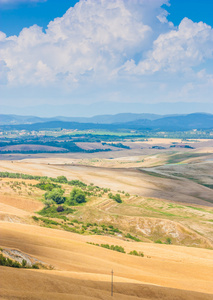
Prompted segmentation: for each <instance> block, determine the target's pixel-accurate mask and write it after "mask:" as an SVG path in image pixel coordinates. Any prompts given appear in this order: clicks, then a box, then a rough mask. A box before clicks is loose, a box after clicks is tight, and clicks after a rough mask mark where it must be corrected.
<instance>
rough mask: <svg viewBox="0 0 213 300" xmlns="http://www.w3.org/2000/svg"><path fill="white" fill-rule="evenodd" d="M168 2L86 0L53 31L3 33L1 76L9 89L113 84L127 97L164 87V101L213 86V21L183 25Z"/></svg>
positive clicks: (85, 87)
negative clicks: (212, 69)
mask: <svg viewBox="0 0 213 300" xmlns="http://www.w3.org/2000/svg"><path fill="white" fill-rule="evenodd" d="M0 1H1V0H0ZM23 1H24V0H23ZM0 3H2V2H0ZM163 4H168V1H167V0H96V1H94V0H81V1H80V2H79V3H77V4H76V5H75V6H74V7H73V8H70V9H69V10H68V11H67V12H66V13H65V15H64V16H63V17H61V18H56V19H55V20H53V21H52V22H50V23H49V25H48V28H47V30H46V31H45V32H44V31H43V30H42V28H40V27H39V26H37V25H34V26H32V27H30V28H24V29H23V30H22V31H21V33H20V34H19V35H18V36H10V37H6V36H5V34H4V33H3V32H0V70H1V71H0V82H1V83H2V84H4V86H5V84H7V85H8V91H9V89H10V90H11V87H26V86H28V87H31V86H32V87H36V89H37V87H38V89H37V90H38V91H39V89H40V90H42V88H46V87H49V91H50V93H51V91H52V90H53V89H51V88H52V87H54V88H56V87H58V89H61V90H62V91H63V92H64V90H69V92H70V90H72V89H73V88H75V89H76V90H75V95H77V89H78V91H79V94H81V95H83V92H84V91H85V95H86V96H87V94H88V93H87V91H88V90H89V89H91V90H92V91H93V93H95V91H99V95H100V94H101V90H103V91H106V90H109V94H110V93H111V94H114V95H120V97H122V96H121V95H123V96H125V97H130V96H129V95H132V94H134V95H135V97H138V98H140V97H141V95H142V93H144V94H143V97H150V99H151V98H154V97H158V95H160V94H161V101H162V100H164V99H165V95H167V97H169V99H171V98H172V97H174V98H175V99H176V97H177V95H179V97H182V96H184V97H187V96H189V94H190V95H191V97H192V95H196V91H198V89H199V91H202V89H205V88H206V91H208V92H209V91H210V90H211V89H212V78H213V75H212V74H208V72H207V71H206V70H205V66H204V64H205V63H206V62H208V61H210V60H212V58H213V53H212V49H213V30H212V28H211V27H210V26H208V25H206V24H204V23H202V22H200V23H194V22H193V21H191V20H189V19H187V18H185V19H183V20H182V22H181V23H180V25H179V26H178V27H177V28H175V27H174V26H173V24H172V23H170V22H168V21H167V12H166V11H165V10H164V9H162V8H161V6H162V5H163ZM195 68H196V69H195ZM180 74H181V76H180ZM107 83H109V84H108V85H107ZM110 89H111V90H110ZM41 93H42V92H41ZM128 93H129V95H128ZM200 93H201V92H200ZM209 94H210V93H209ZM70 95H71V92H70ZM197 95H198V93H197ZM199 95H200V94H199ZM82 97H84V96H82ZM197 97H198V96H197ZM147 99H148V98H147ZM165 100H166V99H165Z"/></svg>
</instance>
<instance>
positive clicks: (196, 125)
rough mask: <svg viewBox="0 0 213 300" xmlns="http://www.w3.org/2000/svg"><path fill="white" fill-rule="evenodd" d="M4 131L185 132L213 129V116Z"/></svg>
mask: <svg viewBox="0 0 213 300" xmlns="http://www.w3.org/2000/svg"><path fill="white" fill-rule="evenodd" d="M1 128H4V129H6V128H7V129H26V130H43V129H53V128H65V129H79V130H83V129H106V130H118V129H134V130H155V131H156V130H157V131H182V130H183V131H184V130H192V129H213V115H212V114H204V113H195V114H189V115H186V116H169V117H163V118H160V119H155V120H148V119H138V120H135V121H131V122H125V123H111V124H98V123H77V122H64V121H50V122H43V123H41V122H40V123H34V124H21V125H4V126H1Z"/></svg>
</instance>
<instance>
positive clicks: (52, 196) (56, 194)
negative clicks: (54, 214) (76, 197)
mask: <svg viewBox="0 0 213 300" xmlns="http://www.w3.org/2000/svg"><path fill="white" fill-rule="evenodd" d="M63 194H64V190H62V189H59V188H56V189H53V190H52V191H50V192H47V193H45V194H44V197H45V199H46V200H53V201H54V202H56V203H57V204H62V203H64V202H65V200H66V198H65V197H64V196H63Z"/></svg>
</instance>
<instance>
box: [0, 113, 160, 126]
mask: <svg viewBox="0 0 213 300" xmlns="http://www.w3.org/2000/svg"><path fill="white" fill-rule="evenodd" d="M163 117H164V116H161V115H155V114H132V113H123V114H116V115H100V116H94V117H90V118H85V117H79V118H78V117H63V116H58V117H54V118H40V117H35V116H19V115H0V125H15V124H32V123H40V122H49V121H64V122H79V123H100V124H111V123H125V122H131V121H135V120H139V119H148V120H156V119H159V118H163Z"/></svg>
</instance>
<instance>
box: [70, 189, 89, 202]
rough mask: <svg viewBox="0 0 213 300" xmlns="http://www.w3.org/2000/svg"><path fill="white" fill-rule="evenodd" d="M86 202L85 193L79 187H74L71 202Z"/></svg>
mask: <svg viewBox="0 0 213 300" xmlns="http://www.w3.org/2000/svg"><path fill="white" fill-rule="evenodd" d="M84 202H86V196H85V193H84V192H83V191H82V190H81V189H79V188H73V189H72V191H71V193H70V198H69V204H70V205H75V204H76V203H78V204H80V203H84Z"/></svg>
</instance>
